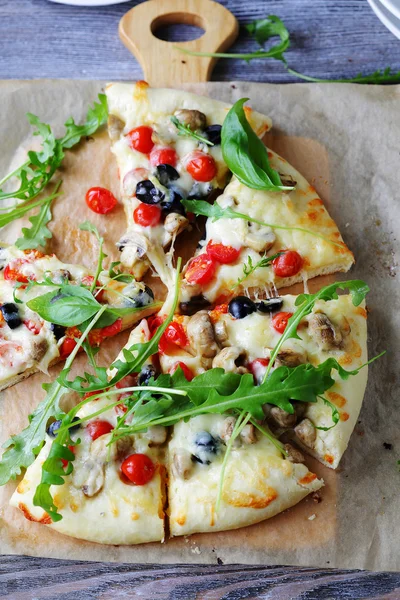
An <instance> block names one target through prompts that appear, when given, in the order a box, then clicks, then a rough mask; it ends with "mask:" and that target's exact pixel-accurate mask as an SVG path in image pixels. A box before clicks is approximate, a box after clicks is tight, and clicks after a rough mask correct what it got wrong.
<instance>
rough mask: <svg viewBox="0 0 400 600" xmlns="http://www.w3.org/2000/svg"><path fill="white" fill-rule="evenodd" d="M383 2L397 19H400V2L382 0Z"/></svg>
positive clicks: (397, 0) (398, 0) (399, 0)
mask: <svg viewBox="0 0 400 600" xmlns="http://www.w3.org/2000/svg"><path fill="white" fill-rule="evenodd" d="M381 2H382V4H383V6H385V7H386V8H387V9H388V10H389V11H390V12H391V13H392V14H393V15H394V16H395V17H397V18H398V19H400V0H381Z"/></svg>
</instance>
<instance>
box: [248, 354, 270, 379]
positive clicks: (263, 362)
mask: <svg viewBox="0 0 400 600" xmlns="http://www.w3.org/2000/svg"><path fill="white" fill-rule="evenodd" d="M268 365H269V358H256V359H254V360H252V361H251V362H250V363H249V364H248V365H247V368H248V369H249V371H250V373H251V374H252V375H253V377H254V380H255V382H256V383H258V382H260V383H261V381H262V378H263V377H264V373H265V369H266V368H267V367H268Z"/></svg>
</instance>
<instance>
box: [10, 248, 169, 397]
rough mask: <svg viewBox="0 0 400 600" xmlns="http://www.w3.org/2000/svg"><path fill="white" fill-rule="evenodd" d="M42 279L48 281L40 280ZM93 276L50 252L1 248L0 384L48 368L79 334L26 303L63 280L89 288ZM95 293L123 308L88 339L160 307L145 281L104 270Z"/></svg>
mask: <svg viewBox="0 0 400 600" xmlns="http://www.w3.org/2000/svg"><path fill="white" fill-rule="evenodd" d="M122 279H123V278H122ZM46 281H48V283H49V285H43V283H44V284H46ZM93 281H94V275H93V273H92V272H91V271H90V270H89V269H87V268H85V267H82V266H79V265H73V264H64V263H62V262H61V261H60V260H58V258H57V257H56V256H55V255H54V254H53V255H44V254H43V253H41V252H39V251H37V250H24V251H22V250H19V249H18V248H16V247H15V246H5V247H2V248H1V249H0V390H2V389H4V388H6V387H9V386H10V385H13V384H15V383H17V382H18V381H21V380H22V379H25V378H26V377H28V376H29V375H31V374H33V373H35V372H37V371H39V370H40V371H44V372H46V371H47V369H48V367H49V366H50V365H52V364H54V363H56V362H58V361H59V360H62V359H65V358H66V357H67V356H68V355H69V354H70V353H71V352H72V350H73V349H74V347H75V346H76V342H75V339H76V338H77V337H80V336H81V332H80V331H79V330H78V329H77V327H75V326H70V327H63V326H61V325H59V324H55V323H51V322H48V321H46V320H45V319H43V318H41V317H40V316H39V315H38V314H37V312H35V311H34V310H33V309H31V308H29V306H28V305H27V303H28V302H29V301H30V300H32V299H34V298H37V297H38V296H42V295H44V294H46V293H49V292H54V291H55V290H57V286H62V285H63V284H71V285H74V286H75V285H76V286H83V287H84V289H86V290H89V289H90V288H91V286H92V284H93ZM33 282H34V283H35V285H33ZM37 284H40V285H37ZM93 294H94V297H95V298H96V300H98V301H99V302H101V303H108V304H110V306H112V307H114V308H125V309H126V310H124V311H121V312H122V313H123V315H122V316H121V317H120V318H118V319H117V320H116V321H115V322H114V323H112V324H110V325H108V326H105V327H102V328H101V329H94V330H93V331H92V332H91V333H90V338H89V341H90V343H91V344H92V345H99V344H100V343H101V342H102V341H103V340H104V339H106V338H107V337H110V336H112V335H116V334H117V333H119V332H120V331H122V330H124V329H127V328H129V327H131V326H132V325H133V324H134V323H136V322H137V321H138V320H139V319H141V318H142V317H144V316H146V315H149V314H152V313H153V312H154V311H155V310H157V308H158V304H157V303H155V302H154V296H153V293H152V291H151V290H150V288H149V287H148V286H145V285H144V284H143V283H138V282H136V281H134V280H132V281H131V282H129V283H128V282H126V281H125V282H124V281H121V279H120V278H119V277H118V276H117V278H114V279H113V278H112V277H110V276H109V275H108V274H107V273H106V272H101V273H100V274H99V276H98V280H97V282H96V287H95V288H94V291H93ZM129 308H132V310H131V311H130V310H128V309H129ZM81 322H82V321H79V322H78V321H77V324H79V323H81Z"/></svg>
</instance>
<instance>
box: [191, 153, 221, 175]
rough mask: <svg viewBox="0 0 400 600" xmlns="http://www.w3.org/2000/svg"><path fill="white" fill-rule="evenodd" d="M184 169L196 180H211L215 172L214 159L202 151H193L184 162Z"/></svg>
mask: <svg viewBox="0 0 400 600" xmlns="http://www.w3.org/2000/svg"><path fill="white" fill-rule="evenodd" d="M186 170H187V172H188V173H190V175H191V176H192V177H193V179H195V180H196V181H211V179H214V177H215V176H216V174H217V166H216V164H215V160H214V159H213V157H212V156H210V155H209V154H204V153H203V152H193V154H192V155H191V158H190V159H189V161H188V162H187V163H186Z"/></svg>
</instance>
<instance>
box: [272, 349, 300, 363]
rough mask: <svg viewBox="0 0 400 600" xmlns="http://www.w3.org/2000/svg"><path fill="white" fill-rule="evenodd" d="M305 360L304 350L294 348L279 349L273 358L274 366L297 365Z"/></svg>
mask: <svg viewBox="0 0 400 600" xmlns="http://www.w3.org/2000/svg"><path fill="white" fill-rule="evenodd" d="M305 362H307V356H306V354H305V352H295V351H294V350H289V349H288V350H281V351H280V352H278V354H277V356H276V359H275V365H274V366H275V367H282V366H285V367H298V366H299V365H302V364H303V363H305Z"/></svg>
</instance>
